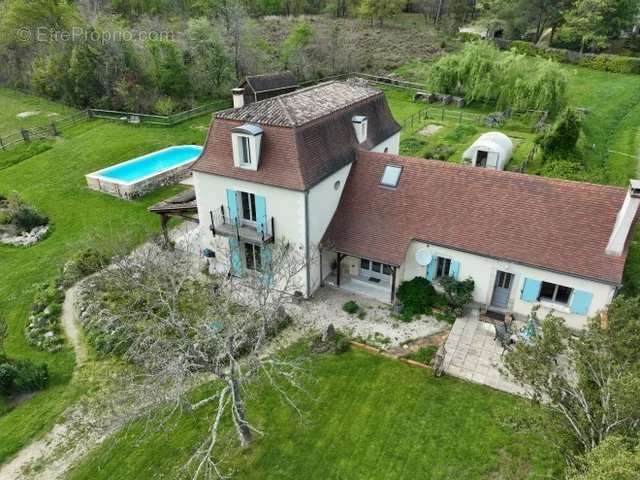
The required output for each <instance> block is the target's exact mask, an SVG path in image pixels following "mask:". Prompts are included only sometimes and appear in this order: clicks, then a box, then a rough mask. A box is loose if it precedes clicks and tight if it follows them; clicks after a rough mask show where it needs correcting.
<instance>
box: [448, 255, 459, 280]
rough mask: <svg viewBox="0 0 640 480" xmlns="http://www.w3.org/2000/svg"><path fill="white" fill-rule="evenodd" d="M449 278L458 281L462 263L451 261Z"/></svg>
mask: <svg viewBox="0 0 640 480" xmlns="http://www.w3.org/2000/svg"><path fill="white" fill-rule="evenodd" d="M449 276H450V277H451V278H453V279H454V280H458V277H459V276H460V262H456V261H455V260H451V267H449Z"/></svg>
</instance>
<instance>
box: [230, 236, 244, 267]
mask: <svg viewBox="0 0 640 480" xmlns="http://www.w3.org/2000/svg"><path fill="white" fill-rule="evenodd" d="M229 256H230V257H231V273H233V274H234V275H235V276H237V277H239V276H241V275H242V257H241V256H240V244H239V243H238V239H237V238H229Z"/></svg>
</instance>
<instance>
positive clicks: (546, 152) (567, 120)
mask: <svg viewBox="0 0 640 480" xmlns="http://www.w3.org/2000/svg"><path fill="white" fill-rule="evenodd" d="M581 130H582V120H581V118H580V115H579V114H578V112H577V111H576V110H574V109H573V108H567V109H565V110H564V111H563V112H562V114H560V116H559V117H558V119H557V120H556V121H555V122H554V124H553V125H552V126H551V128H550V129H548V130H547V132H545V133H544V134H543V135H541V136H539V137H538V138H537V139H536V142H537V143H538V145H540V147H541V148H542V154H543V156H544V157H545V158H546V157H555V158H558V157H568V156H572V155H574V154H575V150H576V145H577V143H578V139H579V138H580V131H581Z"/></svg>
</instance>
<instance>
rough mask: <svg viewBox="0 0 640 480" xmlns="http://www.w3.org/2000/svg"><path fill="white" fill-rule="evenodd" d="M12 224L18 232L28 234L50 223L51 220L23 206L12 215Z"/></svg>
mask: <svg viewBox="0 0 640 480" xmlns="http://www.w3.org/2000/svg"><path fill="white" fill-rule="evenodd" d="M11 223H12V224H13V225H15V226H16V227H17V229H18V231H21V232H28V231H30V230H33V229H34V228H35V227H40V226H42V225H46V224H47V223H49V218H48V217H46V216H45V215H42V214H41V213H39V212H37V211H36V210H34V209H33V208H31V207H27V206H24V205H21V206H20V207H19V208H18V209H16V210H15V211H13V212H12V213H11Z"/></svg>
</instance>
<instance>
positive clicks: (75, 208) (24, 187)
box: [0, 116, 209, 462]
mask: <svg viewBox="0 0 640 480" xmlns="http://www.w3.org/2000/svg"><path fill="white" fill-rule="evenodd" d="M208 121H209V117H208V116H205V117H202V118H200V119H197V120H194V121H191V122H189V123H185V124H182V125H180V126H178V127H175V128H172V129H165V128H153V127H131V126H126V125H118V124H114V123H103V122H98V121H94V122H90V123H85V124H82V125H80V126H78V127H75V128H74V129H73V130H71V131H69V132H67V133H66V134H65V135H64V137H63V138H59V139H57V140H56V141H55V144H54V147H53V148H51V149H50V150H48V151H45V152H44V153H41V154H39V155H36V156H33V157H31V158H29V159H26V160H23V161H22V162H21V163H18V164H16V165H13V166H11V167H8V168H5V169H4V170H0V191H4V192H9V191H12V190H17V191H19V192H20V193H21V195H22V196H23V197H24V198H25V199H26V200H27V201H28V202H30V203H32V204H33V205H34V206H35V207H37V208H38V209H40V210H41V211H42V212H44V213H46V214H47V215H49V217H50V218H51V220H52V222H53V228H52V233H51V235H50V236H49V237H48V238H47V239H46V240H44V241H43V242H41V243H40V244H38V245H36V246H34V247H31V248H28V249H20V248H13V247H8V246H0V278H2V282H0V311H2V312H3V314H4V316H5V317H6V318H7V320H8V323H9V327H10V336H9V339H8V342H7V351H8V353H9V355H11V356H15V357H22V358H32V359H36V360H40V361H46V362H47V363H48V364H49V368H50V370H51V387H50V388H49V389H47V390H46V391H44V392H42V393H39V394H37V395H36V396H35V397H34V398H33V399H31V400H29V401H27V402H25V403H24V404H22V405H20V406H19V407H18V408H16V409H15V410H13V411H11V412H10V413H8V414H6V415H4V416H2V417H0V462H1V461H2V460H3V459H5V458H6V457H7V456H9V455H11V454H13V453H14V452H16V451H17V450H18V449H19V448H20V447H21V446H23V445H24V444H25V443H27V442H28V441H29V440H30V439H31V438H32V437H33V436H34V435H37V434H39V433H41V432H43V431H47V430H49V429H50V427H51V425H52V424H53V422H54V421H55V419H56V417H57V416H58V415H59V414H60V412H61V411H62V410H64V408H65V407H66V406H67V405H68V404H69V402H70V401H72V400H73V399H74V398H75V396H76V395H77V394H78V393H79V392H78V390H79V389H78V388H76V387H72V388H68V386H69V379H70V375H71V372H72V370H73V366H74V357H73V354H72V352H71V351H69V350H65V351H63V352H60V353H56V354H47V353H43V352H39V351H37V350H34V349H32V348H30V347H29V346H28V345H27V344H26V342H25V340H24V335H23V333H22V332H23V328H24V325H25V321H26V319H27V316H28V309H29V305H30V303H31V301H32V299H33V288H32V285H33V284H34V283H37V282H42V281H46V280H47V279H49V278H51V277H52V276H53V275H54V274H55V272H56V270H57V269H59V268H60V266H61V265H62V264H63V263H64V261H65V260H66V259H67V258H68V257H69V256H70V255H72V254H73V252H74V251H75V250H76V248H77V247H78V246H80V245H84V244H86V242H88V241H89V240H90V239H91V238H105V237H109V236H110V235H113V234H114V233H115V232H121V231H124V230H126V231H128V232H130V233H131V239H132V241H141V240H142V239H144V238H147V237H148V235H149V234H150V233H151V232H153V231H157V230H158V220H157V218H155V217H154V216H153V215H151V214H149V213H148V212H147V211H146V207H147V206H148V205H149V204H151V203H153V202H155V201H157V200H158V199H160V198H162V197H163V196H166V195H167V193H168V191H167V189H162V190H159V191H157V192H155V193H154V194H152V195H150V196H147V197H145V198H144V199H142V200H139V201H134V202H127V201H123V200H120V199H116V198H113V197H110V196H108V195H105V194H102V193H98V192H93V191H90V190H88V189H87V188H86V187H85V180H84V175H85V174H87V173H90V172H92V171H95V170H97V169H99V168H102V167H105V166H107V165H112V164H114V163H117V162H121V161H123V160H127V159H131V158H133V157H135V156H137V155H140V154H142V153H147V152H150V151H153V150H156V149H159V148H162V147H166V146H168V145H173V144H187V143H188V144H191V143H199V144H201V143H202V142H203V140H204V136H205V128H206V125H207V124H208ZM14 154H15V151H12V152H8V153H4V154H3V153H0V164H1V163H2V158H3V155H14ZM0 401H1V400H0ZM1 410H2V408H1V404H0V411H1Z"/></svg>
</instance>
